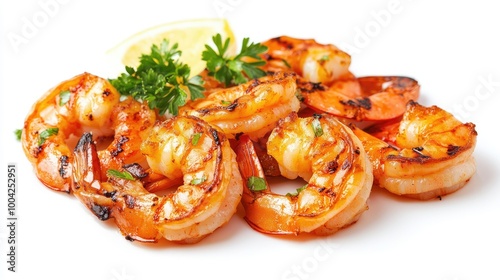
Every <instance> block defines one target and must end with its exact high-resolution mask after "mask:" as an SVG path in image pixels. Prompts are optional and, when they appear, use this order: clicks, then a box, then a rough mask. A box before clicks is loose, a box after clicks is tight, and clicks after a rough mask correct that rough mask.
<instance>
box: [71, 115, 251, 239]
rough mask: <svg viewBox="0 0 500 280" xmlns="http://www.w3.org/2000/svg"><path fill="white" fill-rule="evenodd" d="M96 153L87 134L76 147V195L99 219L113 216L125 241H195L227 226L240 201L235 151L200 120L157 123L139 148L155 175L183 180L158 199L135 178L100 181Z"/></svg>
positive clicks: (218, 132) (189, 118)
mask: <svg viewBox="0 0 500 280" xmlns="http://www.w3.org/2000/svg"><path fill="white" fill-rule="evenodd" d="M95 149H96V148H95V144H94V143H93V141H92V135H91V134H85V135H84V136H83V137H82V138H81V140H80V142H79V143H78V145H77V147H76V149H75V172H74V175H73V176H74V181H75V184H74V185H73V190H74V193H75V195H76V196H77V197H78V199H79V200H81V201H82V202H83V203H84V204H85V205H86V206H87V207H88V208H89V209H90V210H91V211H92V212H93V213H94V214H95V215H96V216H97V217H98V218H99V219H101V220H107V219H109V218H114V221H115V223H116V224H117V226H118V227H119V229H120V230H121V232H122V234H123V235H125V236H126V238H127V239H129V240H138V241H143V242H156V241H158V240H159V239H160V238H162V237H164V238H165V239H167V240H171V241H179V242H185V243H193V242H197V241H199V240H201V239H202V238H203V237H205V236H207V235H208V234H210V233H212V232H213V231H215V230H216V229H217V228H219V227H221V226H223V225H224V224H226V223H227V222H228V221H229V220H230V218H231V217H232V215H233V214H234V213H235V211H236V208H237V205H238V204H239V202H240V199H241V193H242V179H241V176H240V173H239V170H238V165H237V163H236V157H235V155H234V152H233V150H232V149H231V147H230V146H229V142H228V140H227V139H226V137H225V135H224V134H223V133H222V132H221V131H219V130H218V129H216V128H214V127H212V126H210V125H209V124H207V123H206V122H204V121H203V120H200V119H198V118H195V117H174V118H171V119H168V120H166V121H164V122H159V123H157V124H155V126H154V127H153V129H152V131H151V133H150V134H149V137H148V138H147V139H146V140H145V142H144V143H143V145H142V147H141V151H142V152H143V153H144V154H145V155H146V158H147V161H148V163H149V166H150V167H151V168H152V169H153V171H154V172H156V173H161V174H163V175H165V176H166V177H168V178H171V179H174V178H179V177H181V178H183V180H182V181H183V183H182V185H181V186H178V187H177V188H176V189H175V190H172V192H170V193H168V194H165V195H162V196H160V195H157V194H155V193H150V192H148V191H147V190H146V189H145V188H144V186H143V185H142V183H141V182H140V181H139V180H136V179H134V177H133V176H129V177H128V179H122V178H120V176H118V177H114V176H110V177H109V180H108V181H107V182H105V181H103V180H102V177H101V176H100V172H99V169H100V167H99V160H98V159H97V153H96V151H95ZM120 171H122V172H125V171H124V170H123V169H121V170H120ZM125 174H127V173H125ZM128 175H131V174H130V173H128Z"/></svg>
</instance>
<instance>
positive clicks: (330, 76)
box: [263, 36, 420, 122]
mask: <svg viewBox="0 0 500 280" xmlns="http://www.w3.org/2000/svg"><path fill="white" fill-rule="evenodd" d="M263 45H266V46H267V47H268V52H267V53H266V54H264V55H263V58H264V59H265V60H266V61H267V64H266V65H265V66H264V67H263V69H264V70H267V71H270V72H276V71H291V72H293V73H296V74H297V75H298V77H297V89H298V90H299V92H300V95H301V97H302V98H303V100H302V101H303V102H304V104H305V105H307V106H308V107H309V108H311V109H313V110H315V111H317V112H323V113H329V114H332V115H334V116H336V117H338V118H341V119H342V120H346V121H348V122H349V121H353V120H354V121H358V122H359V121H384V120H389V119H392V118H395V117H400V116H401V115H402V114H403V113H404V110H405V108H406V103H408V101H410V100H417V98H418V96H419V94H420V86H419V84H418V82H417V81H416V80H414V79H412V78H409V77H402V76H367V77H356V76H354V75H353V74H352V73H351V72H350V70H349V66H350V64H351V57H350V56H349V55H348V54H347V53H345V52H343V51H341V50H340V49H338V48H337V47H336V46H335V45H332V44H320V43H318V42H316V41H315V40H312V39H299V38H292V37H287V36H281V37H277V38H273V39H270V40H268V41H265V42H264V43H263Z"/></svg>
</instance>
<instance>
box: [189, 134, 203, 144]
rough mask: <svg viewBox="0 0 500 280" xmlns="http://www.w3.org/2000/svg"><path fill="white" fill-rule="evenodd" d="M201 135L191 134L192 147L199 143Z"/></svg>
mask: <svg viewBox="0 0 500 280" xmlns="http://www.w3.org/2000/svg"><path fill="white" fill-rule="evenodd" d="M200 137H201V133H195V134H193V138H192V139H191V144H192V145H193V146H196V145H197V144H198V141H200Z"/></svg>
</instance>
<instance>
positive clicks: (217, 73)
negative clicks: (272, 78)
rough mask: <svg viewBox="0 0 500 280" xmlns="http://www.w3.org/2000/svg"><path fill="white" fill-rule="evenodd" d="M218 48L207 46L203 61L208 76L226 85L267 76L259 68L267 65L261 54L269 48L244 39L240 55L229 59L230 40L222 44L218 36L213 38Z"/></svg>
mask: <svg viewBox="0 0 500 280" xmlns="http://www.w3.org/2000/svg"><path fill="white" fill-rule="evenodd" d="M212 40H213V42H214V44H215V46H216V48H217V51H215V50H214V49H213V48H212V47H210V46H209V45H205V50H204V51H203V53H202V59H203V60H204V61H206V62H207V69H208V74H209V75H210V76H213V77H214V78H215V79H216V80H218V81H219V82H221V83H224V85H225V86H226V87H227V86H230V85H238V84H242V83H245V82H247V81H248V79H249V78H250V79H255V78H259V77H262V76H264V75H266V72H265V71H263V70H262V69H260V68H259V66H263V65H264V64H266V62H265V61H264V60H262V58H261V57H260V56H259V54H261V53H263V52H265V51H267V47H266V46H264V45H261V44H260V43H257V44H255V43H250V44H249V39H248V38H244V39H243V43H242V47H241V50H240V53H239V54H237V55H236V56H234V57H228V55H227V50H228V48H229V42H230V39H229V38H227V39H226V40H225V42H224V43H222V37H221V35H220V34H217V35H215V36H213V37H212Z"/></svg>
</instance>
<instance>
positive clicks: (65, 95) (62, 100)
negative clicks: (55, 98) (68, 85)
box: [59, 90, 71, 106]
mask: <svg viewBox="0 0 500 280" xmlns="http://www.w3.org/2000/svg"><path fill="white" fill-rule="evenodd" d="M70 97H71V92H70V91H69V90H65V91H61V92H60V93H59V106H64V104H66V103H67V102H68V101H69V98H70Z"/></svg>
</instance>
